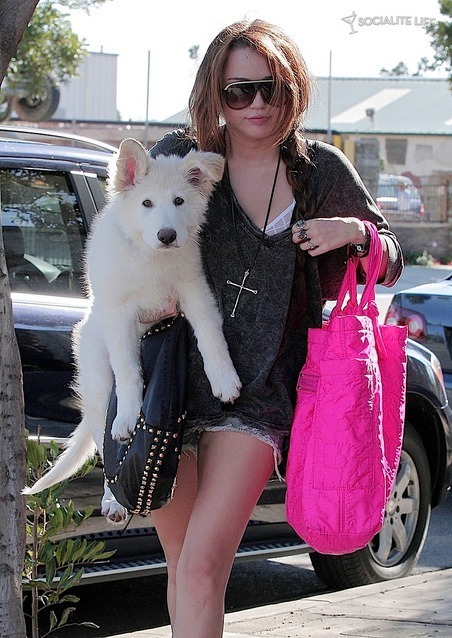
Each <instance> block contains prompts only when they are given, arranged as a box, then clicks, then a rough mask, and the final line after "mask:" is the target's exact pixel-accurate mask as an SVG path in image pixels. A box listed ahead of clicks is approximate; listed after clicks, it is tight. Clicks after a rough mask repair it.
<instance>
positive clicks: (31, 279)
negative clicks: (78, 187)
mask: <svg viewBox="0 0 452 638" xmlns="http://www.w3.org/2000/svg"><path fill="white" fill-rule="evenodd" d="M0 196H1V205H2V228H3V243H4V247H5V255H6V263H7V266H8V274H9V280H10V286H11V290H12V291H19V292H33V293H41V294H48V295H55V294H57V295H68V296H74V295H76V296H78V295H80V294H81V266H82V260H81V257H82V250H83V245H84V241H85V228H84V224H83V218H82V215H81V212H80V210H79V207H78V204H77V198H76V196H75V194H74V192H73V189H72V187H71V185H70V183H69V182H68V180H67V177H66V175H65V174H64V173H56V172H50V171H40V170H26V169H22V168H20V169H17V168H13V169H3V170H1V171H0Z"/></svg>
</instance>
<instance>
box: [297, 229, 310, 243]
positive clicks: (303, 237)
mask: <svg viewBox="0 0 452 638" xmlns="http://www.w3.org/2000/svg"><path fill="white" fill-rule="evenodd" d="M298 237H299V238H300V239H301V241H306V240H307V238H308V231H307V230H300V232H299V233H298Z"/></svg>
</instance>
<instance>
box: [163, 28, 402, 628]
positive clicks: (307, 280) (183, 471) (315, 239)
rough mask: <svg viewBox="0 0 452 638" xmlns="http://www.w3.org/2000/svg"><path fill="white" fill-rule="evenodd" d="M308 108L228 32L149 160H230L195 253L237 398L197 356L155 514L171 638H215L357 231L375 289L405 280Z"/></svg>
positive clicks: (279, 72)
mask: <svg viewBox="0 0 452 638" xmlns="http://www.w3.org/2000/svg"><path fill="white" fill-rule="evenodd" d="M309 98H310V79H309V74H308V71H307V69H306V66H305V63H304V61H303V58H302V57H301V55H300V53H299V51H298V49H297V47H296V45H295V44H294V43H293V42H292V41H291V40H290V39H289V38H288V37H287V36H286V35H285V34H284V33H283V32H281V31H280V30H279V29H278V28H277V27H275V26H273V25H270V24H268V23H265V22H263V21H260V20H256V21H254V22H251V23H249V22H238V23H235V24H233V25H231V26H229V27H227V28H226V29H224V30H223V31H222V32H221V33H220V34H219V35H218V36H217V37H216V38H215V40H214V41H213V42H212V44H211V45H210V47H209V49H208V51H207V53H206V55H205V57H204V60H203V62H202V63H201V66H200V68H199V71H198V74H197V78H196V81H195V84H194V87H193V90H192V94H191V96H190V112H191V117H192V124H193V128H192V129H191V130H190V131H189V132H184V131H178V132H174V133H171V134H169V135H167V136H165V137H164V138H163V140H161V141H160V142H159V143H157V145H156V146H155V147H154V148H153V149H152V151H151V153H152V155H154V156H155V155H158V154H160V153H165V154H170V153H179V154H184V153H186V152H188V150H189V149H190V148H192V147H194V146H196V147H197V148H200V149H201V150H209V151H216V152H219V153H221V154H223V155H224V156H225V157H226V163H227V170H226V173H225V176H224V177H223V180H222V182H221V184H219V185H218V187H217V188H216V190H215V193H214V195H213V197H212V199H211V202H210V206H209V213H208V222H207V224H206V226H205V228H204V231H203V235H202V238H201V240H202V251H203V259H204V265H205V269H206V273H207V276H208V278H209V280H210V284H211V286H212V289H213V290H214V292H215V294H216V296H217V299H218V303H219V306H220V309H221V312H222V313H223V317H224V332H225V335H226V339H227V341H228V344H229V348H230V352H231V356H232V359H233V361H234V364H235V366H236V368H237V371H238V373H239V376H240V377H241V381H242V384H243V388H242V391H241V395H240V397H239V399H238V400H237V401H236V402H235V403H234V404H233V405H222V404H221V403H220V402H219V401H218V400H216V399H215V398H214V397H212V396H211V392H210V391H209V386H208V382H207V380H206V378H205V375H204V373H203V369H202V362H201V360H200V356H199V353H198V352H197V349H196V345H195V344H193V347H192V348H191V353H190V381H189V383H190V387H189V414H188V420H187V440H186V445H185V453H184V454H183V455H182V459H181V464H180V469H179V473H178V479H177V488H176V490H175V495H174V499H173V501H172V502H171V503H169V504H168V505H166V506H165V507H163V508H162V509H160V510H156V511H155V512H153V520H154V523H155V526H156V529H157V532H158V535H159V538H160V540H161V543H162V545H163V548H164V551H165V555H166V560H167V564H168V605H169V613H170V618H171V625H172V629H173V636H174V638H218V637H220V636H221V635H222V627H223V618H224V595H225V589H226V585H227V582H228V578H229V573H230V569H231V566H232V562H233V559H234V555H235V552H236V549H237V546H238V545H239V543H240V539H241V537H242V535H243V532H244V530H245V528H246V525H247V522H248V519H249V517H250V515H251V513H252V510H253V508H254V506H255V504H256V502H257V500H258V498H259V496H260V494H261V492H262V490H263V489H264V487H265V485H266V483H267V481H268V479H269V477H270V475H271V473H272V472H273V470H274V468H275V463H276V464H278V463H279V461H280V459H281V454H282V452H284V447H285V446H287V438H288V435H289V433H290V425H291V420H292V405H293V400H294V390H295V383H296V378H297V375H298V372H299V369H300V367H301V365H302V363H303V361H304V358H305V353H306V335H307V329H308V327H309V326H319V325H321V315H322V305H323V303H324V301H325V300H326V299H334V298H335V295H336V294H337V292H338V289H339V286H340V283H341V280H342V277H343V274H344V271H345V261H346V258H347V253H348V252H349V251H352V252H354V253H355V254H357V255H358V256H360V257H361V260H360V262H361V267H362V271H363V272H365V269H366V251H367V237H366V230H365V225H364V224H363V222H362V220H363V219H367V220H370V221H372V222H373V223H374V224H376V226H377V227H378V229H379V234H380V240H381V242H382V245H383V251H384V257H383V262H382V266H381V273H380V282H381V283H384V284H386V285H391V284H393V283H394V282H395V281H396V280H397V278H398V277H399V275H400V273H401V270H402V257H401V251H400V247H399V245H398V243H397V240H396V239H395V237H394V235H393V234H392V233H391V232H390V231H389V229H388V225H387V223H386V221H385V220H384V218H383V217H382V216H381V214H380V213H379V210H378V208H377V207H376V206H375V204H374V202H373V201H372V200H371V198H370V196H369V194H368V193H367V191H366V190H365V188H364V186H363V184H362V182H361V180H360V178H359V177H358V175H357V174H356V172H355V170H354V169H353V167H352V166H351V165H350V164H349V162H348V161H347V160H346V158H345V157H344V156H343V155H342V154H341V153H340V152H339V151H338V150H337V149H334V148H333V147H331V146H328V145H326V144H323V143H312V142H309V141H307V140H305V139H304V138H303V136H302V134H301V132H300V126H301V124H302V121H303V117H304V115H305V113H306V111H307V109H308V106H309Z"/></svg>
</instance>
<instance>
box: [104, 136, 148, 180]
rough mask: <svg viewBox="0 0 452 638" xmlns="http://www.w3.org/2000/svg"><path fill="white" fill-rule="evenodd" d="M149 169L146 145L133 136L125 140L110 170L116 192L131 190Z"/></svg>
mask: <svg viewBox="0 0 452 638" xmlns="http://www.w3.org/2000/svg"><path fill="white" fill-rule="evenodd" d="M148 169H149V160H148V155H147V153H146V149H145V148H144V146H142V145H141V144H140V142H138V141H137V140H134V139H133V138H131V137H130V138H127V139H125V140H123V141H122V142H121V144H120V146H119V152H118V155H117V156H116V158H115V160H114V161H113V165H112V167H111V170H110V175H111V180H112V184H113V188H114V190H115V191H116V192H120V191H125V190H129V189H130V188H133V187H134V186H135V184H138V183H139V182H141V180H142V179H143V177H144V176H145V175H146V173H147V172H148Z"/></svg>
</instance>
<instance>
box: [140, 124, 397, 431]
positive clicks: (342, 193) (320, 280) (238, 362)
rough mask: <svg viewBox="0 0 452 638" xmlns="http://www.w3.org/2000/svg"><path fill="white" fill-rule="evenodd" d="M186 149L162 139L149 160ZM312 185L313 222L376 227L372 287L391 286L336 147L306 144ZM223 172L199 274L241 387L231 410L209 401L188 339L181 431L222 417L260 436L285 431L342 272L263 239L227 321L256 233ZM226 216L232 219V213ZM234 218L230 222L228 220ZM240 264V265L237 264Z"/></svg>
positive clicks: (361, 200)
mask: <svg viewBox="0 0 452 638" xmlns="http://www.w3.org/2000/svg"><path fill="white" fill-rule="evenodd" d="M192 146H193V143H192V142H191V141H190V140H188V139H187V138H186V137H185V138H184V136H183V135H181V133H180V132H174V133H170V134H168V135H166V136H165V137H164V138H163V139H162V140H161V141H160V142H158V143H157V144H156V145H155V146H154V147H153V148H152V149H151V155H152V156H156V155H159V154H166V155H168V154H173V153H174V154H180V155H183V154H185V153H187V152H188V150H189V149H190V148H192ZM311 179H313V180H314V184H313V185H312V186H313V187H314V192H315V202H316V204H315V212H314V216H316V217H320V216H321V217H329V216H340V217H347V216H350V217H358V218H360V219H368V220H369V221H371V222H373V223H374V224H376V226H377V227H378V229H379V233H380V234H381V235H384V236H385V239H386V242H387V244H388V252H389V264H388V269H387V273H386V276H385V279H384V281H383V282H382V283H384V284H385V285H392V284H393V283H395V281H396V280H397V279H398V277H399V276H400V274H401V271H402V267H403V262H402V254H401V249H400V246H399V244H398V242H397V240H396V238H395V236H394V235H393V233H391V231H390V230H389V227H388V223H387V222H386V220H385V219H384V218H383V217H382V215H381V213H380V211H379V210H378V208H377V206H376V205H375V203H374V202H373V201H372V199H371V197H370V195H369V193H368V192H367V190H366V189H365V187H364V185H363V183H362V181H361V179H360V178H359V176H358V174H357V173H356V171H355V169H354V168H353V166H352V165H351V164H350V162H349V161H348V160H347V159H346V157H345V156H344V155H343V154H342V153H341V152H340V151H339V150H337V149H336V148H334V147H332V146H330V145H327V144H324V143H322V142H317V143H316V152H315V170H314V171H313V172H312V176H311ZM233 202H234V198H233V193H232V189H231V187H230V184H229V180H228V177H227V175H225V176H224V177H223V180H222V181H221V183H220V184H218V185H217V187H216V189H215V191H214V193H213V196H212V198H211V200H210V204H209V210H208V215H207V222H206V224H205V226H204V227H203V230H202V233H201V237H200V239H201V250H202V257H203V263H204V268H205V272H206V275H207V278H208V281H209V284H210V286H211V288H212V290H213V292H214V294H215V296H216V299H217V301H218V304H219V308H220V312H221V313H222V316H223V322H224V323H223V329H224V333H225V337H226V340H227V342H228V344H229V349H230V353H231V357H232V360H233V361H234V365H235V366H236V369H237V372H238V374H239V376H240V378H241V381H242V384H243V388H242V391H241V395H240V397H239V398H238V399H237V401H236V402H235V403H234V404H233V405H223V404H221V403H220V401H218V400H217V399H215V398H214V397H213V396H212V394H211V391H210V386H209V383H208V381H207V378H206V376H205V374H204V370H203V364H202V360H201V356H200V354H199V351H198V349H197V347H196V344H195V341H194V338H193V336H192V341H191V347H190V353H189V388H188V418H187V429H190V427H191V426H197V427H202V426H204V425H206V424H207V425H215V424H216V423H219V422H220V421H223V420H224V418H225V417H227V416H228V415H229V416H231V417H235V418H238V419H239V420H240V421H241V422H243V423H244V424H247V425H249V426H250V427H252V428H255V429H257V430H262V431H263V432H266V433H268V432H277V433H281V434H288V433H289V432H290V427H291V422H292V416H293V405H294V400H295V384H296V381H297V377H298V373H299V371H300V368H301V366H302V364H303V362H304V360H305V357H306V345H307V331H308V328H309V327H319V326H320V325H321V320H322V319H321V317H322V307H323V303H324V301H325V300H326V299H335V298H336V296H337V293H338V291H339V287H340V284H341V282H342V278H343V274H344V272H345V263H346V258H347V251H346V248H341V249H338V250H334V251H331V252H330V253H327V254H325V255H322V256H321V257H318V258H312V257H309V256H307V258H306V260H305V263H304V267H301V266H300V265H299V263H298V261H297V260H296V254H297V246H296V245H295V244H294V243H293V242H292V235H291V231H290V228H289V229H287V230H286V231H284V232H282V233H279V234H277V235H274V236H267V235H266V236H265V237H264V239H263V241H262V245H261V247H260V249H259V254H258V257H257V259H256V262H255V265H254V267H253V268H252V271H251V273H250V275H249V277H248V279H247V281H246V286H247V287H248V288H251V289H253V290H257V291H258V292H257V294H253V293H250V292H248V291H246V290H244V291H243V292H242V294H241V296H240V300H239V303H238V306H237V310H236V315H235V316H234V317H231V313H232V309H233V307H234V304H235V302H236V299H237V293H238V288H237V287H236V286H234V285H232V284H231V283H228V282H233V283H236V284H240V283H241V282H242V278H243V274H244V271H245V269H246V268H247V267H249V266H250V264H249V263H248V262H247V259H248V256H251V257H250V259H251V261H252V259H253V257H254V255H255V253H256V250H257V247H258V246H259V242H260V241H261V236H262V233H261V231H260V229H258V228H257V227H256V226H255V225H254V224H253V223H252V222H251V221H250V219H249V218H248V217H247V215H246V214H245V213H244V211H243V210H242V209H241V208H240V206H239V205H238V204H237V202H235V204H233ZM233 205H234V206H235V208H234V216H233V214H232V206H233ZM234 217H235V220H236V221H235V225H234V221H233V219H234ZM244 262H245V263H244Z"/></svg>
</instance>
